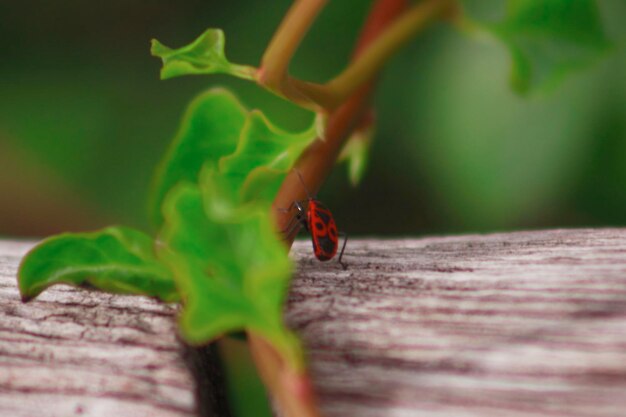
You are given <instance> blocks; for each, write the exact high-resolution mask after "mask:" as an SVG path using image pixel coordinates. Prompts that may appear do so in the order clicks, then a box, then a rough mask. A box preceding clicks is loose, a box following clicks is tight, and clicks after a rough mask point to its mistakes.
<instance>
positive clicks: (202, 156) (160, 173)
mask: <svg viewBox="0 0 626 417" xmlns="http://www.w3.org/2000/svg"><path fill="white" fill-rule="evenodd" d="M247 114H248V112H247V110H246V109H245V108H244V107H243V106H242V105H241V104H240V103H239V101H238V100H237V98H236V97H235V96H234V95H233V94H232V93H230V92H228V91H227V90H224V89H211V90H209V91H207V92H205V93H203V94H201V95H200V96H198V97H197V98H196V99H194V100H193V101H192V102H191V104H190V105H189V107H188V108H187V110H186V112H185V115H184V117H183V121H182V124H181V127H180V129H179V131H178V133H177V134H176V137H175V138H174V140H173V142H172V144H171V145H170V148H169V150H168V151H167V153H166V155H165V157H164V158H163V161H162V162H161V165H160V167H159V168H158V169H157V172H156V175H155V179H154V182H153V187H152V193H151V198H150V204H149V214H150V218H151V220H152V222H153V223H154V224H155V225H156V226H159V225H161V223H162V221H163V216H162V214H161V205H162V203H163V200H164V198H165V195H166V194H167V192H168V191H169V190H170V189H171V188H172V187H173V186H174V185H176V184H177V183H178V182H179V181H190V182H196V181H197V180H198V174H199V172H200V168H201V167H202V165H203V164H205V163H206V162H213V163H215V164H217V162H218V160H219V159H220V158H221V157H223V156H224V155H228V154H231V153H232V152H234V151H235V149H236V147H237V142H238V140H239V135H240V132H241V129H242V128H243V126H244V123H245V121H246V117H247Z"/></svg>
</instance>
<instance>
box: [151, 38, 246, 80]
mask: <svg viewBox="0 0 626 417" xmlns="http://www.w3.org/2000/svg"><path fill="white" fill-rule="evenodd" d="M224 42H225V41H224V32H222V31H221V30H220V29H207V30H206V31H205V32H204V33H203V34H202V35H200V36H199V37H198V38H197V39H196V40H195V41H193V42H192V43H190V44H189V45H186V46H183V47H182V48H178V49H171V48H168V47H167V46H165V45H163V44H162V43H160V42H159V41H157V40H156V39H153V40H152V47H151V48H150V52H151V53H152V55H154V56H156V57H159V58H161V59H162V60H163V68H162V69H161V79H163V80H165V79H168V78H173V77H179V76H181V75H189V74H217V73H222V74H230V75H233V76H235V77H239V78H244V79H247V80H252V79H254V74H255V72H256V69H255V68H253V67H248V66H244V65H237V64H232V63H230V62H229V61H228V60H227V59H226V56H225V55H224Z"/></svg>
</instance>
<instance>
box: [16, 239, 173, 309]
mask: <svg viewBox="0 0 626 417" xmlns="http://www.w3.org/2000/svg"><path fill="white" fill-rule="evenodd" d="M152 245H153V240H152V238H150V237H149V236H147V235H145V234H143V233H141V232H139V231H136V230H133V229H129V228H124V227H109V228H106V229H103V230H101V231H97V232H92V233H76V234H69V233H68V234H62V235H58V236H54V237H51V238H49V239H46V240H44V241H43V242H41V243H40V244H39V245H37V246H36V247H35V248H34V249H32V250H31V251H30V252H29V253H28V254H27V255H26V257H25V258H24V259H23V260H22V264H21V265H20V269H19V275H18V281H19V289H20V293H21V295H22V299H23V300H24V301H28V300H30V299H32V298H34V297H36V296H37V295H39V294H40V293H41V292H42V291H43V290H45V289H46V288H48V287H49V286H51V285H54V284H70V285H88V286H91V287H95V288H98V289H100V290H103V291H108V292H112V293H121V294H138V295H147V296H150V297H157V298H159V299H161V300H163V301H166V302H173V301H177V300H178V299H179V297H178V293H177V291H176V287H175V284H174V279H173V277H172V275H171V273H170V272H169V270H168V269H167V268H165V267H164V266H163V265H162V264H161V263H160V262H159V261H158V260H157V259H156V256H155V254H154V253H153V248H152Z"/></svg>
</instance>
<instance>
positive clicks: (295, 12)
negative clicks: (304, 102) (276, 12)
mask: <svg viewBox="0 0 626 417" xmlns="http://www.w3.org/2000/svg"><path fill="white" fill-rule="evenodd" d="M327 1H328V0H296V2H295V3H294V4H293V6H291V8H290V9H289V11H288V12H287V14H286V15H285V18H284V19H283V21H282V23H281V24H280V26H279V27H278V29H277V30H276V33H275V34H274V37H273V38H272V40H271V41H270V43H269V45H268V47H267V49H266V51H265V53H264V54H263V58H262V60H261V68H260V69H259V74H258V76H257V79H258V81H259V83H260V84H262V85H264V86H266V87H268V88H270V89H272V90H278V91H282V90H283V87H284V84H285V80H286V79H287V71H288V69H289V63H290V62H291V59H292V58H293V55H294V54H295V52H296V50H297V49H298V46H299V45H300V42H301V41H302V38H304V35H306V33H307V32H308V31H309V28H310V27H311V25H312V24H313V21H314V20H315V18H316V17H317V15H318V13H319V12H320V11H321V10H322V8H323V7H324V6H325V5H326V3H327Z"/></svg>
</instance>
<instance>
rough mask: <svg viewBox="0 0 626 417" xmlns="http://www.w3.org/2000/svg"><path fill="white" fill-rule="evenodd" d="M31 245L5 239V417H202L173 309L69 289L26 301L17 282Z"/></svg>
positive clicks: (1, 373)
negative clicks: (21, 295) (20, 266)
mask: <svg viewBox="0 0 626 417" xmlns="http://www.w3.org/2000/svg"><path fill="white" fill-rule="evenodd" d="M30 246H32V244H29V243H25V242H24V243H16V242H7V241H0V415H1V416H3V417H57V416H58V417H68V416H94V417H100V416H102V417H110V416H133V417H142V416H146V417H148V416H150V417H152V416H154V417H179V416H192V415H195V414H196V406H195V400H194V380H193V377H192V376H191V373H190V371H189V370H188V369H187V367H186V365H185V362H184V361H183V356H184V354H183V350H182V348H181V344H180V343H179V341H178V340H177V338H176V330H175V322H174V321H173V316H174V314H175V311H174V308H173V307H171V306H166V305H163V304H160V303H157V302H155V301H153V300H150V299H147V298H144V297H129V296H114V295H109V294H103V293H98V292H94V291H85V290H79V289H74V288H70V287H67V286H56V287H53V288H50V289H49V290H47V291H45V292H43V293H42V294H41V295H40V296H39V297H38V298H37V299H36V300H34V301H32V302H30V303H28V304H23V303H22V302H21V301H20V298H19V295H18V290H17V286H16V278H15V276H16V271H17V265H18V263H19V261H20V259H21V257H22V255H23V254H24V253H25V252H26V250H27V249H28V248H30Z"/></svg>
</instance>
